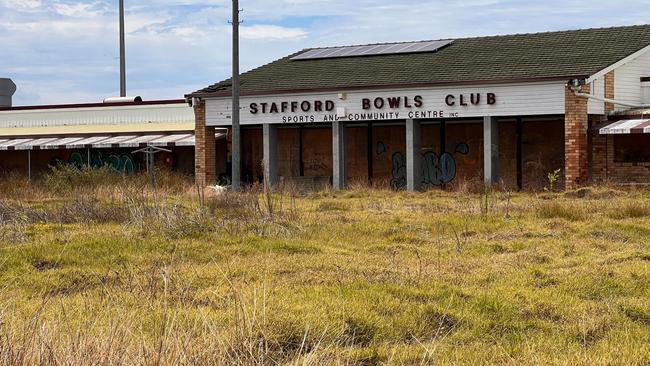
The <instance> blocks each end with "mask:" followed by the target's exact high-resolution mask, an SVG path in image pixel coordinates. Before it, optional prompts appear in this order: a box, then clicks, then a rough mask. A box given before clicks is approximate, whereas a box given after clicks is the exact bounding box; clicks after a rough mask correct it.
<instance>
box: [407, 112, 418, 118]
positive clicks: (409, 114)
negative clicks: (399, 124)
mask: <svg viewBox="0 0 650 366" xmlns="http://www.w3.org/2000/svg"><path fill="white" fill-rule="evenodd" d="M408 116H409V119H411V118H414V116H413V112H412V111H411V112H409V113H408ZM415 118H417V117H415Z"/></svg>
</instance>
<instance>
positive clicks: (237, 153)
mask: <svg viewBox="0 0 650 366" xmlns="http://www.w3.org/2000/svg"><path fill="white" fill-rule="evenodd" d="M240 132H241V131H240V127H239V0H232V190H233V191H235V192H238V191H240V190H241V134H240Z"/></svg>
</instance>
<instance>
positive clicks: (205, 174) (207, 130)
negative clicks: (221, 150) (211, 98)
mask: <svg viewBox="0 0 650 366" xmlns="http://www.w3.org/2000/svg"><path fill="white" fill-rule="evenodd" d="M194 118H195V132H194V133H195V139H196V147H195V155H194V156H195V164H194V169H195V172H196V177H195V179H196V184H198V185H199V186H200V187H205V186H207V185H211V184H215V183H216V182H217V156H216V141H215V138H214V127H207V126H206V125H205V101H203V100H201V101H199V102H197V103H196V104H195V105H194Z"/></svg>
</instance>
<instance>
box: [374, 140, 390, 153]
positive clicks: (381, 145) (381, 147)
mask: <svg viewBox="0 0 650 366" xmlns="http://www.w3.org/2000/svg"><path fill="white" fill-rule="evenodd" d="M376 150H377V155H382V154H384V153H386V150H387V149H386V144H384V143H383V142H382V141H379V142H378V143H377V147H376Z"/></svg>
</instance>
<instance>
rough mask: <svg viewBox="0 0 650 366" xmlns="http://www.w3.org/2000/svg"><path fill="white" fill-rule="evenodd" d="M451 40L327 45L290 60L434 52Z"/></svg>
mask: <svg viewBox="0 0 650 366" xmlns="http://www.w3.org/2000/svg"><path fill="white" fill-rule="evenodd" d="M452 42H453V40H451V39H443V40H437V41H423V42H406V43H385V44H375V45H367V46H345V47H329V48H316V49H313V50H309V51H307V52H303V53H301V54H299V55H297V56H294V57H292V58H291V59H292V60H315V59H323V58H337V57H357V56H376V55H392V54H400V53H421V52H435V51H438V50H439V49H441V48H443V47H445V46H447V45H449V44H451V43H452Z"/></svg>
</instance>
